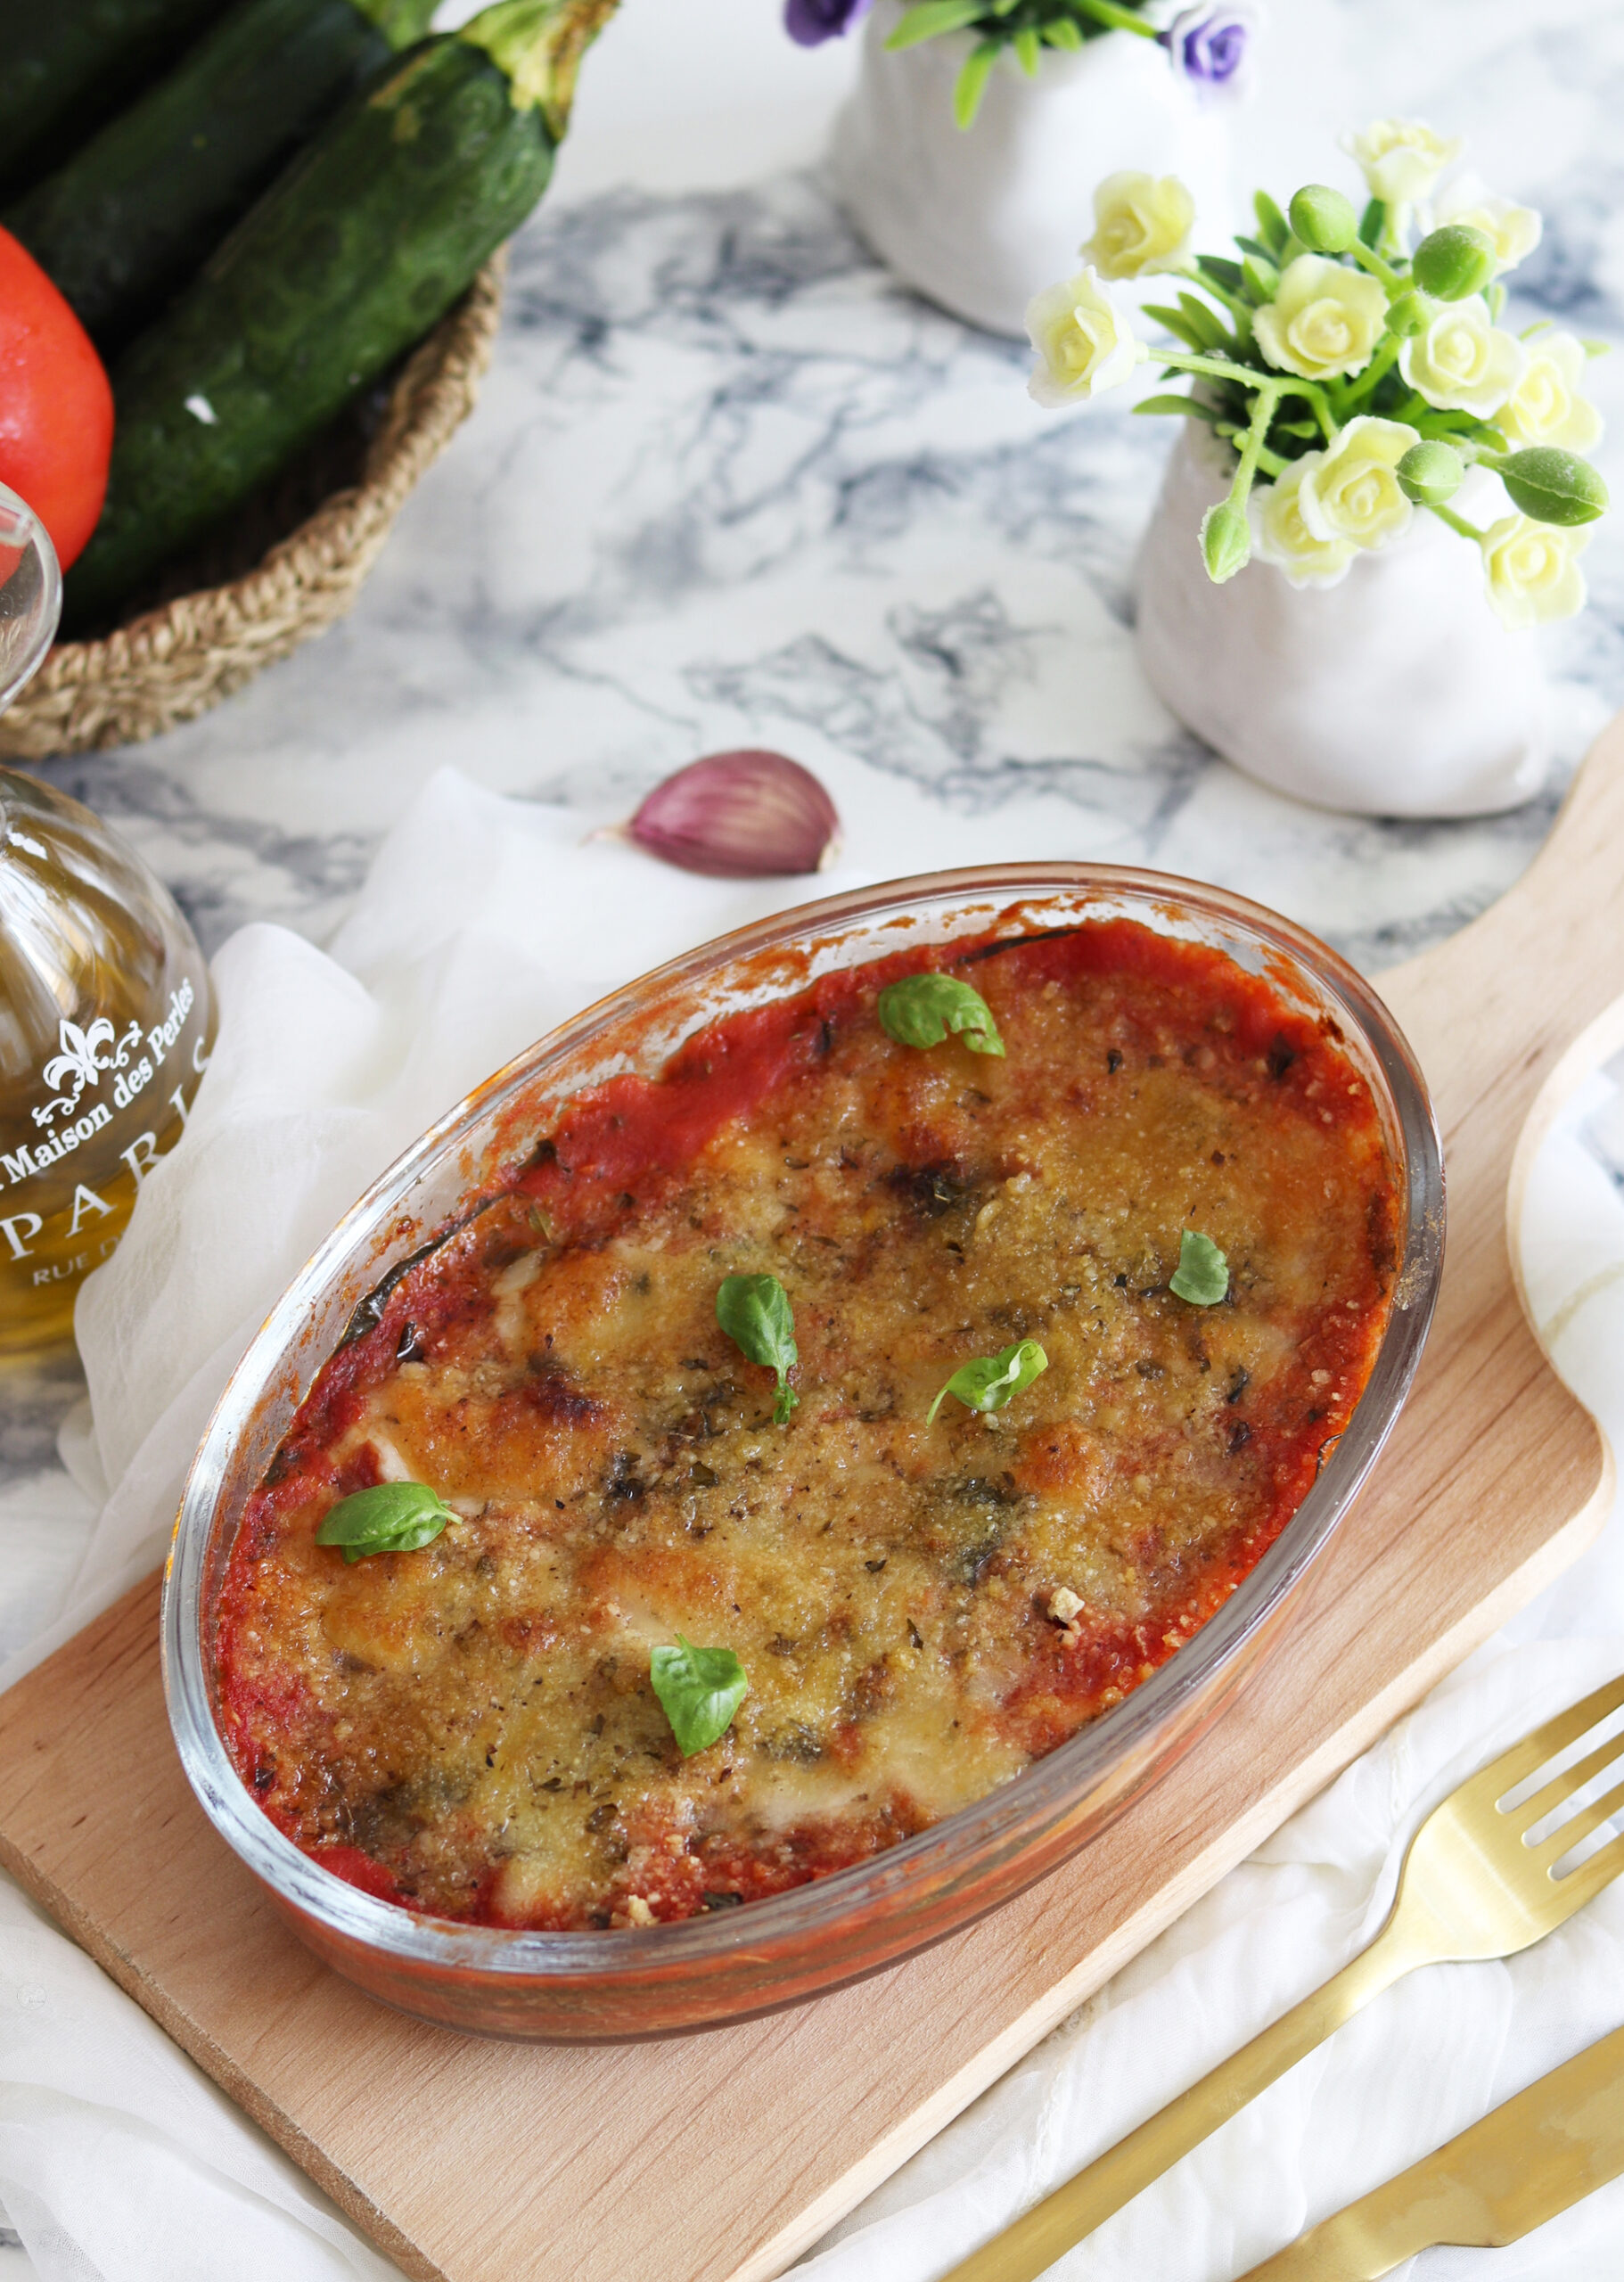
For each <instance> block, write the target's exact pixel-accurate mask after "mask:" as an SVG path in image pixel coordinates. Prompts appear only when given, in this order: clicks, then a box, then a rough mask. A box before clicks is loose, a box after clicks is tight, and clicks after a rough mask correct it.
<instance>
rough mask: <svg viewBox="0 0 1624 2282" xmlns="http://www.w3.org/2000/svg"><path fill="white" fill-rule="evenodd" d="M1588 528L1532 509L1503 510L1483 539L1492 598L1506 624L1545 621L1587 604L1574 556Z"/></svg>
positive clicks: (1481, 543) (1571, 614) (1583, 583)
mask: <svg viewBox="0 0 1624 2282" xmlns="http://www.w3.org/2000/svg"><path fill="white" fill-rule="evenodd" d="M1589 537H1590V534H1589V532H1588V531H1587V530H1563V529H1558V528H1557V527H1556V525H1555V524H1554V523H1537V522H1535V521H1533V519H1532V518H1531V517H1530V516H1528V515H1504V516H1502V517H1501V519H1500V521H1498V522H1497V523H1490V525H1489V529H1487V530H1486V531H1485V532H1484V533H1483V536H1482V539H1481V541H1480V545H1481V546H1482V550H1483V569H1484V571H1485V573H1486V574H1487V578H1488V582H1489V601H1490V603H1492V604H1493V606H1494V608H1495V610H1496V612H1497V613H1498V615H1499V616H1500V617H1501V618H1502V619H1504V620H1505V623H1506V625H1507V626H1516V627H1523V626H1542V625H1543V624H1544V623H1545V622H1546V620H1547V619H1552V618H1571V617H1572V616H1573V614H1574V612H1576V611H1581V610H1583V608H1584V607H1585V579H1584V573H1583V572H1582V571H1581V570H1580V569H1579V564H1578V562H1577V561H1576V560H1575V557H1576V556H1577V555H1578V554H1579V553H1580V551H1581V550H1582V549H1583V547H1584V546H1585V545H1586V543H1587V540H1588V539H1589Z"/></svg>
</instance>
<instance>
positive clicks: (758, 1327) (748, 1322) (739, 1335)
mask: <svg viewBox="0 0 1624 2282" xmlns="http://www.w3.org/2000/svg"><path fill="white" fill-rule="evenodd" d="M716 1319H717V1321H718V1323H719V1324H720V1325H721V1326H722V1329H723V1330H724V1331H725V1332H726V1334H727V1336H728V1338H729V1339H731V1340H732V1342H733V1343H734V1346H735V1347H736V1348H738V1349H739V1350H740V1352H741V1353H742V1354H744V1355H747V1356H748V1357H749V1358H750V1361H751V1362H752V1363H760V1364H763V1365H764V1366H765V1367H766V1368H767V1370H769V1371H776V1372H777V1374H778V1391H777V1393H776V1395H775V1398H774V1401H773V1424H775V1426H782V1425H783V1424H786V1422H787V1421H788V1418H789V1416H790V1413H791V1410H793V1409H794V1408H795V1406H796V1404H797V1403H798V1402H799V1401H800V1396H799V1395H798V1394H797V1393H796V1392H795V1390H794V1389H793V1387H791V1384H790V1380H789V1375H790V1373H791V1371H792V1370H793V1369H794V1368H795V1366H796V1364H797V1363H799V1362H800V1349H799V1348H798V1347H797V1346H796V1344H795V1317H794V1315H793V1313H792V1311H791V1307H790V1295H789V1293H787V1292H786V1291H785V1290H784V1288H783V1285H782V1284H781V1283H780V1282H779V1281H778V1278H777V1277H776V1276H725V1277H724V1278H723V1280H722V1282H721V1283H720V1284H719V1285H718V1287H717V1295H716Z"/></svg>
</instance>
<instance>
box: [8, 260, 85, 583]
mask: <svg viewBox="0 0 1624 2282" xmlns="http://www.w3.org/2000/svg"><path fill="white" fill-rule="evenodd" d="M112 447H113V392H112V390H111V388H110V387H109V386H108V382H107V374H106V373H105V372H104V371H103V368H102V360H101V358H100V357H98V356H97V355H96V352H95V350H94V349H93V348H92V347H91V345H90V336H89V334H88V333H87V332H86V331H85V328H84V326H83V325H82V324H80V323H79V321H78V317H76V316H74V314H73V311H72V310H71V309H70V308H69V307H68V304H67V302H66V301H64V300H63V299H62V295H61V294H60V293H59V292H58V291H57V290H56V288H55V286H54V285H53V283H51V280H50V279H49V278H48V277H47V276H46V275H45V271H44V270H43V269H42V268H41V267H40V266H39V264H38V263H37V261H36V260H35V259H34V257H33V255H32V254H30V253H29V252H27V251H26V250H24V249H23V248H22V247H21V246H20V245H19V244H18V242H17V241H16V239H15V238H14V237H12V234H11V233H10V232H9V231H7V230H0V483H7V484H9V485H10V486H11V488H12V490H13V491H14V492H16V493H17V495H18V497H20V498H22V499H26V500H27V502H28V504H29V506H30V507H32V509H33V510H34V513H36V514H37V516H38V517H39V520H40V521H41V522H42V523H43V524H44V525H45V529H47V530H48V531H49V532H50V534H51V539H52V544H53V546H54V547H55V548H56V552H57V555H58V557H59V558H60V560H61V562H62V569H63V570H66V569H67V568H68V565H69V564H70V562H72V561H73V559H74V557H75V555H77V554H78V552H79V550H80V549H81V548H82V547H83V546H84V544H85V542H86V539H87V538H89V537H90V534H91V532H92V531H93V530H94V529H95V527H96V517H97V516H98V515H99V514H100V513H101V512H102V495H103V492H104V491H105V490H106V489H107V463H108V459H109V457H110V456H111V452H112Z"/></svg>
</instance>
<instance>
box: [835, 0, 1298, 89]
mask: <svg viewBox="0 0 1624 2282" xmlns="http://www.w3.org/2000/svg"><path fill="white" fill-rule="evenodd" d="M793 4H794V0H791V5H793ZM1258 27H1259V12H1258V10H1257V9H1256V8H1255V7H1252V6H1250V5H1249V4H1248V0H1208V4H1207V5H1205V6H1198V7H1194V8H1184V9H1181V10H1180V11H1179V12H1178V14H1177V16H1175V17H1174V19H1173V21H1172V22H1171V23H1170V24H1169V26H1168V28H1167V29H1166V31H1164V32H1161V33H1160V34H1158V37H1159V38H1160V39H1161V42H1162V44H1163V45H1164V46H1165V47H1166V49H1167V51H1168V53H1169V57H1170V58H1171V59H1172V64H1173V69H1174V70H1175V71H1177V74H1178V76H1179V78H1181V79H1187V80H1188V81H1189V83H1190V85H1191V86H1193V88H1194V90H1195V92H1196V94H1198V95H1219V94H1221V95H1240V94H1245V93H1246V92H1247V90H1248V83H1249V81H1250V78H1251V43H1252V40H1253V38H1254V37H1255V36H1256V34H1257V31H1258Z"/></svg>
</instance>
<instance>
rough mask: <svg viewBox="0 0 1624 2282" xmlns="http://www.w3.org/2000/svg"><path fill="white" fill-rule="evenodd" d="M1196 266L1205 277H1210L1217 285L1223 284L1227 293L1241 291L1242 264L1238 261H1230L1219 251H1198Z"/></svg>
mask: <svg viewBox="0 0 1624 2282" xmlns="http://www.w3.org/2000/svg"><path fill="white" fill-rule="evenodd" d="M1195 267H1197V269H1199V270H1200V272H1201V274H1202V276H1203V277H1210V279H1211V280H1212V282H1213V283H1214V284H1215V285H1221V286H1222V287H1223V288H1224V291H1226V293H1238V292H1239V291H1240V290H1241V265H1240V263H1239V262H1238V261H1230V260H1229V259H1227V258H1226V256H1225V255H1223V254H1219V253H1198V254H1197V255H1196V257H1195Z"/></svg>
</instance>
